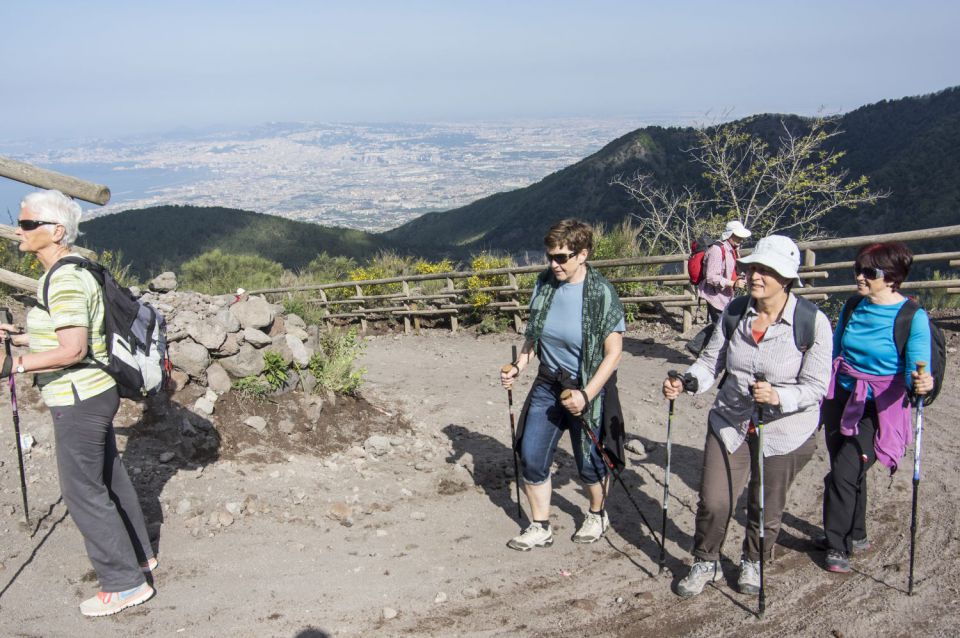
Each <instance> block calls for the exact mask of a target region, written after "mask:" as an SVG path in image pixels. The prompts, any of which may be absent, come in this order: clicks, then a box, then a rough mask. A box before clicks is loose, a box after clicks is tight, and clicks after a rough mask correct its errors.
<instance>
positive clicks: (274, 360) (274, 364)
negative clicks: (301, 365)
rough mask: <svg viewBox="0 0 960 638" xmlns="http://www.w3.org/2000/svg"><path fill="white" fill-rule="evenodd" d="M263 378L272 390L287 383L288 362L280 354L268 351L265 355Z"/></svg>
mask: <svg viewBox="0 0 960 638" xmlns="http://www.w3.org/2000/svg"><path fill="white" fill-rule="evenodd" d="M262 374H263V378H264V380H265V381H266V382H267V385H268V386H270V389H271V390H276V389H278V388H280V387H281V386H282V385H283V384H284V383H286V382H287V362H286V361H284V360H283V357H282V356H280V354H279V353H277V352H274V351H272V350H267V351H266V352H264V353H263V373H262Z"/></svg>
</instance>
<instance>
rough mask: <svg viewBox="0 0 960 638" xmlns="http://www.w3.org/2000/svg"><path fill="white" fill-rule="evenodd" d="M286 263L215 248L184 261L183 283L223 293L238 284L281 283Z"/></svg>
mask: <svg viewBox="0 0 960 638" xmlns="http://www.w3.org/2000/svg"><path fill="white" fill-rule="evenodd" d="M282 275H283V266H281V265H280V264H278V263H276V262H273V261H270V260H269V259H264V258H263V257H258V256H256V255H228V254H225V253H223V252H221V251H220V249H219V248H218V249H216V250H211V251H210V252H207V253H204V254H202V255H200V256H198V257H195V258H193V259H191V260H190V261H188V262H186V263H185V264H183V267H182V272H181V275H180V281H181V286H182V287H183V288H184V289H186V290H192V291H194V292H201V293H206V294H209V295H219V294H226V293H229V292H233V291H234V290H236V289H237V288H246V289H247V290H254V289H257V288H270V287H274V286H277V285H278V284H279V283H280V279H281V276H282Z"/></svg>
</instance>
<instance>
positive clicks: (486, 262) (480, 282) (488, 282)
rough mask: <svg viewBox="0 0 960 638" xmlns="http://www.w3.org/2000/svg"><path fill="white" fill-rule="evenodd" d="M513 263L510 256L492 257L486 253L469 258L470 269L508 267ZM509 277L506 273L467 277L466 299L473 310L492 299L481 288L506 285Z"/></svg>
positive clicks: (480, 269) (481, 269)
mask: <svg viewBox="0 0 960 638" xmlns="http://www.w3.org/2000/svg"><path fill="white" fill-rule="evenodd" d="M512 265H513V260H512V259H511V258H510V257H494V256H493V255H488V254H486V253H481V254H479V255H475V256H474V257H473V259H471V260H470V270H472V271H475V272H476V271H483V270H494V269H497V268H509V267H510V266H512ZM509 281H510V279H509V277H508V276H507V275H473V276H471V277H470V278H469V279H467V290H468V291H470V294H469V296H468V301H469V303H470V305H472V306H473V308H474V310H481V309H482V308H483V307H484V306H486V305H488V304H490V303H492V302H493V300H494V295H493V293H491V292H488V291H484V290H482V289H483V288H490V287H492V286H506V285H507V283H509Z"/></svg>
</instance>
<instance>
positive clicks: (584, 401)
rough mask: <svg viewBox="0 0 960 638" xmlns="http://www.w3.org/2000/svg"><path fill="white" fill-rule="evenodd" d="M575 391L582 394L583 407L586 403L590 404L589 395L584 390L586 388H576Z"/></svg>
mask: <svg viewBox="0 0 960 638" xmlns="http://www.w3.org/2000/svg"><path fill="white" fill-rule="evenodd" d="M577 392H579V393H580V394H581V395H583V407H584V408H586V407H587V406H588V405H590V397H588V396H587V391H586V390H577Z"/></svg>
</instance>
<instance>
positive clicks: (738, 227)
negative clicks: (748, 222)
mask: <svg viewBox="0 0 960 638" xmlns="http://www.w3.org/2000/svg"><path fill="white" fill-rule="evenodd" d="M752 234H753V233H751V232H750V231H749V230H747V227H746V226H744V225H743V224H741V223H740V221H739V220H733V221H732V222H727V227H726V228H724V230H723V234H722V235H720V240H721V241H727V240H728V239H730V236H731V235H736V236H737V237H743V238H744V239H746V238H747V237H749V236H750V235H752Z"/></svg>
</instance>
